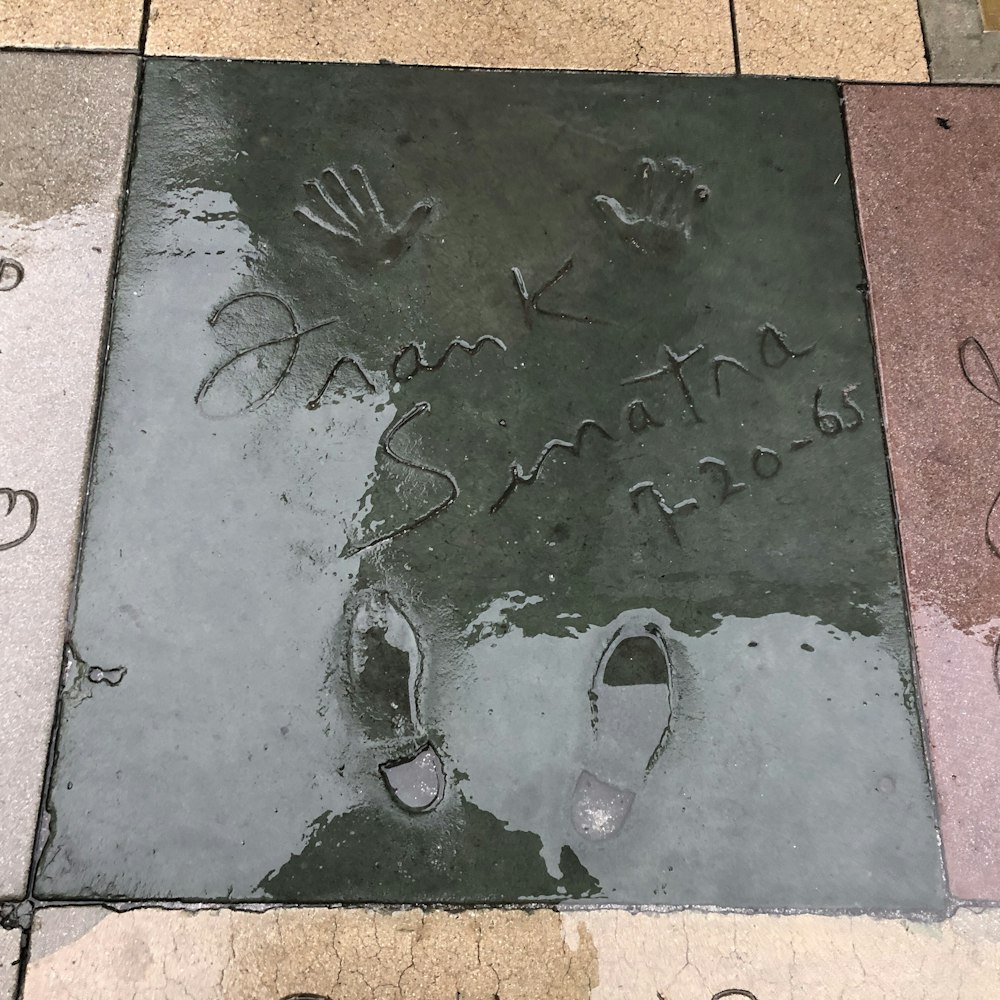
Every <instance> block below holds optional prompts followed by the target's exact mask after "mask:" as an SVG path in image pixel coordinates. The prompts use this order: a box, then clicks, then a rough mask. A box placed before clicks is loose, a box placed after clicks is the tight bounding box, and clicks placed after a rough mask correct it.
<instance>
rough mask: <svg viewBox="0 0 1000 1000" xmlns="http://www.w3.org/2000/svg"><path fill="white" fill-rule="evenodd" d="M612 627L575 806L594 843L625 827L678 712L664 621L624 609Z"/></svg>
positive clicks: (583, 831) (596, 682) (599, 669)
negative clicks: (587, 760)
mask: <svg viewBox="0 0 1000 1000" xmlns="http://www.w3.org/2000/svg"><path fill="white" fill-rule="evenodd" d="M610 630H611V638H610V639H609V641H608V642H607V644H606V646H605V648H604V651H603V653H602V654H601V657H600V659H599V660H598V663H597V666H596V668H595V670H594V674H593V680H592V682H591V686H590V690H589V692H588V694H589V698H590V721H591V730H592V741H591V754H590V756H591V760H592V764H591V766H590V767H585V768H583V769H582V770H581V771H580V774H579V777H578V778H577V781H576V787H575V788H574V789H573V794H572V799H571V806H570V813H571V818H572V822H573V826H574V828H575V829H576V831H577V833H579V834H580V835H581V836H583V837H586V838H587V839H588V840H593V841H601V840H607V839H608V838H609V837H613V836H615V835H616V834H617V833H619V832H620V831H621V829H622V828H623V827H624V825H625V823H626V820H627V819H628V815H629V813H630V812H631V810H632V805H633V803H634V802H635V797H636V792H637V790H638V789H640V788H641V787H642V785H643V783H644V782H645V780H646V776H647V775H648V774H649V772H650V771H651V770H652V768H653V766H654V765H655V764H656V762H657V760H658V759H659V757H660V755H661V754H662V753H663V751H664V749H665V748H666V746H667V741H668V739H669V736H670V721H671V715H672V712H673V697H674V693H673V687H674V679H673V668H672V664H671V660H670V653H669V651H668V648H667V643H666V641H665V639H664V636H663V632H662V631H661V629H660V627H659V625H657V624H656V623H655V622H652V621H650V620H649V619H648V612H641V611H640V612H626V613H625V614H624V615H621V616H619V618H618V619H616V621H615V622H613V623H612V624H611V626H610Z"/></svg>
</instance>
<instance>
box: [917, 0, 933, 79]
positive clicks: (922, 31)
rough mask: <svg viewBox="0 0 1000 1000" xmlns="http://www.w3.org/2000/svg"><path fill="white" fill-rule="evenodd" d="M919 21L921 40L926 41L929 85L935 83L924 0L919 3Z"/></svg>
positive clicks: (925, 63) (925, 61)
mask: <svg viewBox="0 0 1000 1000" xmlns="http://www.w3.org/2000/svg"><path fill="white" fill-rule="evenodd" d="M917 21H918V22H919V24H920V40H921V41H922V42H923V43H924V66H925V67H926V69H927V83H926V84H925V85H926V86H929V85H931V84H933V83H934V74H933V73H932V72H931V58H932V55H931V41H930V38H929V37H928V35H927V19H926V18H925V17H924V4H923V0H920V3H918V4H917Z"/></svg>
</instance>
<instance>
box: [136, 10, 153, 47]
mask: <svg viewBox="0 0 1000 1000" xmlns="http://www.w3.org/2000/svg"><path fill="white" fill-rule="evenodd" d="M152 6H153V0H143V3H142V24H141V25H140V27H139V55H140V56H144V55H145V54H146V36H147V35H148V34H149V15H150V11H151V9H152Z"/></svg>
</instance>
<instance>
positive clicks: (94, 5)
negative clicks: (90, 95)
mask: <svg viewBox="0 0 1000 1000" xmlns="http://www.w3.org/2000/svg"><path fill="white" fill-rule="evenodd" d="M141 23H142V0H33V2H32V3H21V2H20V0H0V46H8V45H10V46H31V47H32V48H46V49H49V48H56V49H59V48H73V49H137V48H138V46H139V29H140V25H141Z"/></svg>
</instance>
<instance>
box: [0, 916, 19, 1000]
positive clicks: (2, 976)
mask: <svg viewBox="0 0 1000 1000" xmlns="http://www.w3.org/2000/svg"><path fill="white" fill-rule="evenodd" d="M20 952H21V932H20V931H16V930H15V931H5V930H0V1000H14V992H15V990H16V989H17V961H18V958H19V956H20Z"/></svg>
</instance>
